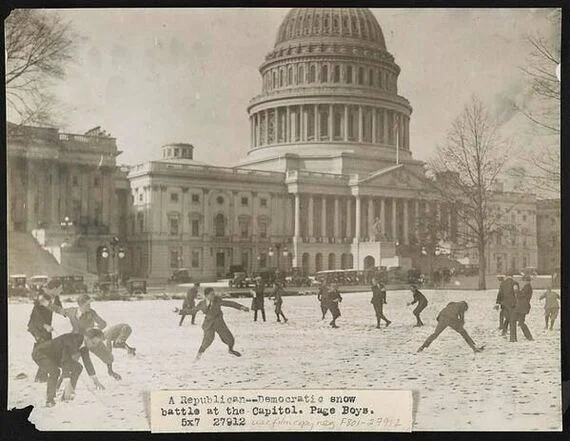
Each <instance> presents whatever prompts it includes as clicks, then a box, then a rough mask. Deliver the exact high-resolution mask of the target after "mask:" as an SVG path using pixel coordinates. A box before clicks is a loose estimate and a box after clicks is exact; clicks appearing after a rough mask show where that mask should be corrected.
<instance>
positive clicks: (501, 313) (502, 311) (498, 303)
mask: <svg viewBox="0 0 570 441" xmlns="http://www.w3.org/2000/svg"><path fill="white" fill-rule="evenodd" d="M497 280H498V281H499V286H501V283H503V281H504V280H505V277H504V276H497ZM502 297H503V293H502V292H501V290H500V289H499V290H498V291H497V300H496V302H495V303H496V306H495V309H498V310H499V330H501V331H502V330H503V327H504V326H505V322H507V326H508V320H507V315H506V313H505V306H504V305H503V304H502V302H503V299H502Z"/></svg>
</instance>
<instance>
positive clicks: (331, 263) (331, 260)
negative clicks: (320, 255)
mask: <svg viewBox="0 0 570 441" xmlns="http://www.w3.org/2000/svg"><path fill="white" fill-rule="evenodd" d="M329 269H330V270H333V269H336V256H335V255H334V254H333V253H330V254H329Z"/></svg>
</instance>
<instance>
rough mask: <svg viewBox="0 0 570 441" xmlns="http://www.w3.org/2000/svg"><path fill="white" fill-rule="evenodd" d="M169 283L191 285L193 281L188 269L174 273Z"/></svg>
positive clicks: (180, 269) (177, 270)
mask: <svg viewBox="0 0 570 441" xmlns="http://www.w3.org/2000/svg"><path fill="white" fill-rule="evenodd" d="M168 281H169V282H171V283H189V282H192V281H193V280H192V276H191V275H190V270H189V269H188V268H178V269H175V270H174V271H173V272H172V275H171V276H170V279H168Z"/></svg>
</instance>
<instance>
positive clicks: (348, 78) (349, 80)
mask: <svg viewBox="0 0 570 441" xmlns="http://www.w3.org/2000/svg"><path fill="white" fill-rule="evenodd" d="M352 75H353V74H352V66H346V83H347V84H352Z"/></svg>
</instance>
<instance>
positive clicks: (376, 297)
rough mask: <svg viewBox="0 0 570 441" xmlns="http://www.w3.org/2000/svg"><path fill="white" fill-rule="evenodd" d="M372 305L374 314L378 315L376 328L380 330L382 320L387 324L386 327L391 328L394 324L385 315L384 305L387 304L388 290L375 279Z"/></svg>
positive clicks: (373, 280) (373, 279)
mask: <svg viewBox="0 0 570 441" xmlns="http://www.w3.org/2000/svg"><path fill="white" fill-rule="evenodd" d="M370 303H372V306H374V312H375V313H376V328H380V323H381V321H382V320H384V321H385V322H386V326H390V323H392V322H391V321H390V320H388V319H387V318H386V316H385V315H384V305H385V304H386V303H387V302H386V288H385V287H384V284H383V283H381V282H379V281H378V279H377V278H375V277H374V278H372V300H370Z"/></svg>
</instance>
